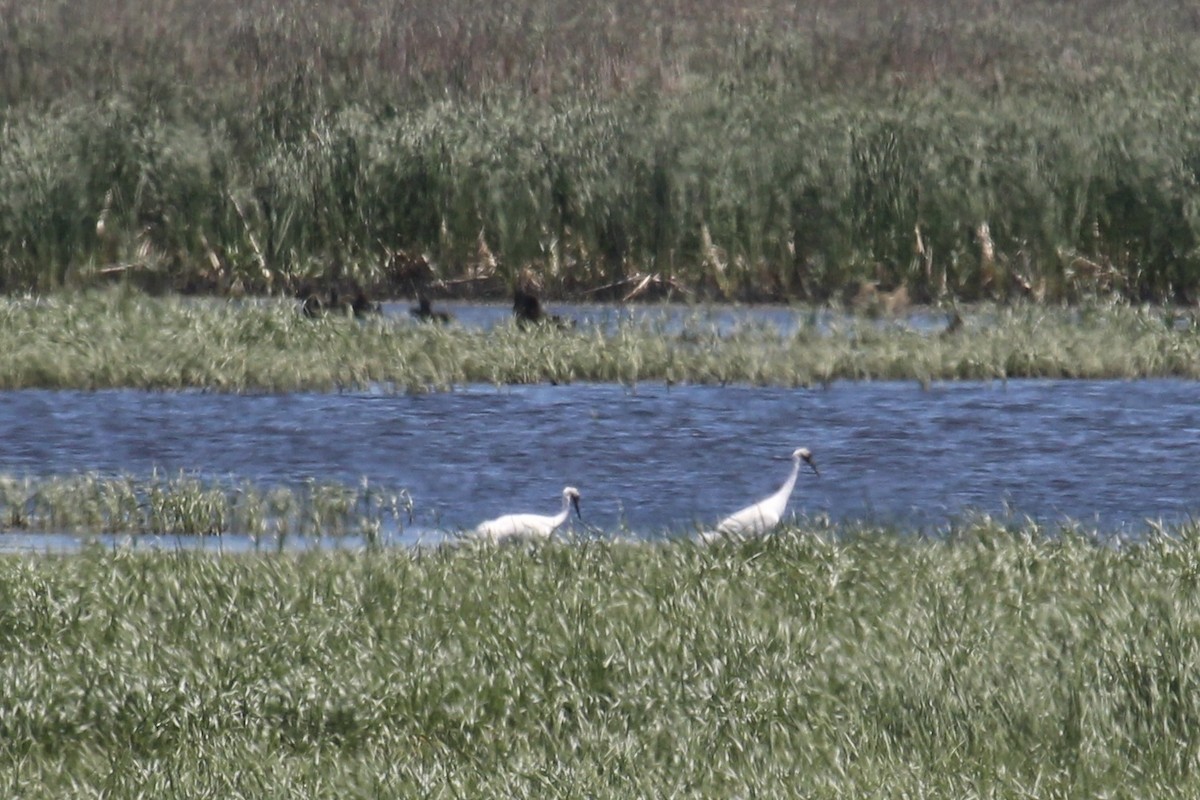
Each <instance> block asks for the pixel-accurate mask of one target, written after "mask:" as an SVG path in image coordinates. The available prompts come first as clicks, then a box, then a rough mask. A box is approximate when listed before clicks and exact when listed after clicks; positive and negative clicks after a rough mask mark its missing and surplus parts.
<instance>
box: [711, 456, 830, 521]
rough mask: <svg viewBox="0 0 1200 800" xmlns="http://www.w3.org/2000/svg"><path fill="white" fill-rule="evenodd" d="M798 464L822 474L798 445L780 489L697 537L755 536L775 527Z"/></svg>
mask: <svg viewBox="0 0 1200 800" xmlns="http://www.w3.org/2000/svg"><path fill="white" fill-rule="evenodd" d="M801 464H808V465H809V466H810V467H812V471H813V472H814V473H816V474H817V475H820V474H821V473H820V472H819V471H818V470H817V465H816V462H814V461H813V457H812V453H810V452H809V451H808V448H806V447H799V448H797V449H796V450H795V451H793V452H792V472H791V474H790V475H788V478H787V480H786V481H784V482H783V485H782V486H780V487H779V491H777V492H775V494H773V495H771V496H770V497H767V498H765V499H763V500H761V501H759V502H757V503H755V504H754V505H752V506H749V507H747V508H743V509H742V510H741V511H739V512H737V513H736V514H730V515H729V516H728V517H726V518H725V519H723V520H721V522H720V524H719V525H717V529H716V530H715V531H708V532H706V533H703V534H701V537H700V538H701V539H703V540H704V541H706V542H711V541H715V540H717V539H722V538H725V537H728V536H734V537H737V536H754V535H757V534H760V533H766V532H767V531H769V530H771V529H772V528H774V527H775V526H776V525H778V524H779V520H780V519H782V518H783V512H784V511H785V510H787V504H788V498H789V497H791V496H792V489H793V487H795V485H796V478H797V477H799V475H800V465H801Z"/></svg>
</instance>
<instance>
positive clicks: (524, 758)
mask: <svg viewBox="0 0 1200 800" xmlns="http://www.w3.org/2000/svg"><path fill="white" fill-rule="evenodd" d="M1198 576H1200V529H1197V528H1196V526H1194V525H1193V526H1187V527H1184V528H1181V529H1177V530H1171V531H1166V532H1163V533H1162V534H1160V535H1154V536H1151V537H1150V538H1149V539H1147V540H1146V541H1145V542H1143V543H1141V544H1136V545H1127V546H1125V547H1122V548H1113V547H1108V546H1102V545H1097V544H1095V543H1093V542H1091V541H1088V540H1087V539H1086V538H1084V537H1082V536H1079V535H1075V534H1071V533H1067V534H1064V535H1049V534H1047V533H1046V532H1044V531H1039V530H1037V529H1035V528H1032V527H1030V528H1027V529H1024V530H1016V531H1013V530H1005V529H1003V528H1001V527H999V526H997V525H994V524H992V523H990V522H988V521H986V520H983V521H979V522H978V523H976V524H974V525H973V526H972V527H970V528H968V529H966V530H963V531H960V532H958V533H957V534H956V535H954V536H951V537H949V538H948V539H946V540H944V541H931V540H925V539H909V538H904V537H900V536H896V535H894V534H890V533H885V532H874V533H871V532H868V533H862V532H859V533H858V534H838V533H836V532H833V531H828V530H824V531H797V530H789V531H785V532H783V533H781V534H780V535H778V536H774V537H772V538H769V539H766V540H762V541H754V542H749V543H743V544H732V543H724V544H721V545H717V546H714V547H710V548H703V547H699V546H696V545H693V544H691V543H689V542H675V543H666V544H661V545H655V546H647V545H634V544H620V543H608V542H589V543H583V544H577V545H561V544H551V545H549V546H545V547H537V548H533V549H525V548H521V547H513V548H499V549H488V548H484V549H471V548H459V549H455V548H447V549H439V550H425V551H379V550H375V551H366V552H362V553H349V552H329V553H320V552H316V553H307V554H303V555H285V556H279V555H269V556H263V555H255V556H245V557H221V558H216V557H211V556H205V555H199V554H194V553H142V552H130V551H123V550H118V551H115V552H114V551H105V550H100V549H95V550H87V551H84V552H82V553H80V554H75V555H66V556H45V557H33V558H30V557H8V558H4V559H2V560H0V791H3V793H4V794H5V795H7V796H16V795H20V796H23V797H59V796H63V795H66V794H69V795H71V796H73V797H100V796H104V797H132V796H155V797H182V796H187V797H195V796H221V797H228V796H259V797H262V796H305V797H367V796H371V797H375V796H380V795H385V796H414V795H420V796H430V797H443V796H445V797H461V796H471V797H534V796H536V797H547V796H552V797H579V796H588V797H631V796H655V797H663V796H705V797H714V796H755V795H765V796H806V797H864V796H893V797H897V796H906V797H947V798H949V797H954V798H959V797H982V796H1004V797H1024V796H1030V797H1033V796H1036V797H1042V798H1051V797H1091V796H1100V795H1104V796H1113V797H1146V796H1155V797H1193V796H1195V795H1196V793H1197V791H1200V781H1198V779H1197V772H1196V767H1197V756H1198V753H1200V750H1198V747H1197V745H1198V744H1200V742H1198V741H1197V737H1198V736H1200V700H1198V698H1200V672H1198V671H1197V666H1198V656H1200V644H1198V642H1200V636H1198V635H1197V634H1200V610H1198V606H1197V599H1198V597H1200V595H1198V584H1197V579H1198Z"/></svg>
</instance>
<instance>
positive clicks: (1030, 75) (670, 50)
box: [0, 0, 1200, 301]
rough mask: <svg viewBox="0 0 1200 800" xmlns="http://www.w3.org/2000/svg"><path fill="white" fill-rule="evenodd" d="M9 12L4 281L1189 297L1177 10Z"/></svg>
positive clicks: (283, 289) (450, 6)
mask: <svg viewBox="0 0 1200 800" xmlns="http://www.w3.org/2000/svg"><path fill="white" fill-rule="evenodd" d="M0 9H2V10H3V12H4V13H3V14H0V19H3V20H4V21H3V22H0V98H3V101H2V102H0V108H3V109H4V110H3V111H2V112H0V145H2V146H0V289H4V290H8V291H13V290H20V289H38V290H47V289H52V288H57V287H62V286H70V287H74V286H79V285H92V284H94V283H96V282H98V281H104V280H110V279H111V278H112V276H114V275H121V276H124V277H125V278H126V279H128V280H131V281H136V282H137V283H139V284H140V285H143V286H155V287H167V288H175V289H181V290H187V291H212V292H221V293H225V292H231V293H232V292H244V291H249V292H253V293H268V294H270V293H274V294H279V293H287V292H290V291H291V290H293V289H294V288H295V287H296V286H297V285H299V284H300V283H302V282H304V281H306V280H310V279H312V278H314V277H318V278H319V277H328V276H330V275H332V274H335V273H336V274H338V275H345V274H350V275H353V276H354V277H355V279H356V280H358V281H360V282H362V283H364V284H367V285H371V286H373V287H379V288H380V289H381V290H387V291H392V292H395V291H399V290H410V289H411V288H412V286H411V278H412V275H410V274H409V273H407V272H406V271H405V269H404V266H405V265H411V264H413V263H414V262H420V263H425V262H426V261H427V262H428V264H429V265H430V272H429V273H428V274H426V273H422V279H423V280H424V279H428V280H433V281H443V282H449V283H452V284H453V285H454V286H457V287H459V288H461V287H463V286H473V285H476V284H474V283H472V282H473V281H476V280H480V281H481V282H480V283H479V284H478V285H479V286H483V287H485V288H486V289H487V290H488V291H497V287H503V286H505V285H510V284H511V283H512V282H514V281H515V280H516V276H517V275H518V274H520V273H522V272H523V271H524V270H527V269H528V270H532V271H533V272H535V273H537V274H538V275H539V276H540V277H541V279H542V280H543V281H544V282H545V284H546V285H547V286H548V287H549V288H551V289H552V290H554V291H580V290H598V289H601V288H602V287H606V286H611V285H613V284H617V285H618V286H622V287H625V288H628V286H629V285H630V284H629V283H628V282H630V281H636V280H637V279H638V278H640V277H642V276H645V275H651V274H653V275H658V276H660V277H662V278H664V279H666V280H670V281H673V282H674V283H675V284H676V285H680V286H684V287H686V288H688V289H689V290H691V291H693V292H695V293H696V294H697V295H699V296H702V297H707V298H725V299H728V298H735V299H744V300H756V299H764V298H772V299H779V298H796V299H804V300H810V301H812V300H815V301H825V300H828V299H829V298H833V297H839V296H840V295H842V294H843V293H844V292H846V291H852V290H853V287H856V286H857V285H859V284H860V283H861V282H864V281H866V282H878V283H880V284H881V285H883V286H884V287H885V288H891V287H896V286H900V285H903V286H905V287H907V289H908V290H909V291H910V292H912V294H913V296H914V297H916V298H918V299H922V300H928V299H932V298H938V297H947V296H950V297H956V298H960V299H978V298H992V297H1001V298H1003V297H1009V296H1013V295H1020V296H1027V297H1032V298H1045V299H1050V300H1072V299H1076V298H1078V297H1080V296H1085V295H1089V294H1092V293H1097V292H1098V293H1116V294H1118V295H1120V296H1124V297H1127V298H1132V299H1135V300H1139V301H1140V300H1147V299H1149V300H1159V299H1169V300H1183V301H1194V300H1196V299H1197V297H1198V295H1197V288H1198V287H1197V284H1198V279H1200V256H1198V255H1197V253H1198V252H1200V248H1198V247H1197V242H1198V241H1200V239H1198V227H1197V226H1198V219H1200V216H1198V215H1197V213H1196V208H1195V201H1194V195H1195V184H1196V180H1197V177H1196V176H1197V167H1196V165H1197V164H1198V163H1200V133H1198V132H1200V124H1198V123H1200V119H1198V118H1197V114H1198V113H1200V112H1198V111H1197V109H1200V104H1198V103H1196V102H1195V100H1196V91H1197V89H1196V84H1195V81H1192V80H1190V79H1189V76H1191V75H1195V74H1196V73H1197V71H1198V70H1200V63H1198V58H1200V56H1198V55H1197V51H1196V48H1195V47H1194V46H1193V43H1194V40H1195V36H1196V33H1197V29H1198V26H1200V21H1198V20H1197V17H1196V15H1195V14H1194V13H1193V12H1192V11H1191V10H1190V9H1189V8H1187V7H1186V4H1158V5H1156V6H1154V7H1153V8H1147V7H1146V6H1145V5H1144V4H1142V3H1136V2H1133V1H1132V0H1089V2H1081V3H1073V4H1071V5H1070V7H1069V8H1066V7H1063V5H1062V4H1061V3H1052V2H1044V1H1043V0H1012V1H1011V2H1006V3H992V2H984V1H983V0H975V1H974V2H968V3H958V4H953V7H950V6H947V5H946V4H944V3H938V2H934V0H910V1H909V2H905V3H894V4H878V3H870V2H865V0H864V2H859V3H851V4H840V3H831V2H827V0H805V1H804V2H800V3H791V2H782V0H754V2H751V3H739V4H737V5H736V6H729V7H727V6H725V5H722V4H720V3H714V2H711V0H710V1H709V2H704V1H703V0H690V2H687V3H672V4H664V3H658V2H653V0H634V2H630V3H620V4H614V3H611V2H593V1H591V0H589V1H588V2H583V3H577V2H566V0H520V1H519V2H518V3H516V4H513V5H506V6H504V7H503V8H499V7H498V8H496V9H486V10H484V9H479V8H477V7H476V6H475V5H469V4H466V3H463V2H461V0H459V1H457V2H451V3H441V2H439V3H432V2H422V3H407V2H405V3H400V2H395V1H393V2H384V3H375V4H369V6H368V5H363V4H352V5H351V6H343V5H337V6H334V5H329V4H316V3H312V2H309V1H308V0H287V2H284V3H267V2H265V0H256V1H255V2H250V3H246V4H234V3H229V2H216V3H214V2H208V0H134V1H133V2H129V3H124V4H121V5H120V6H119V7H116V8H114V7H113V6H111V4H105V5H103V6H101V5H100V4H99V3H98V2H97V0H85V1H84V2H83V3H81V4H76V5H73V6H71V8H70V10H67V9H66V7H65V6H63V5H62V4H61V3H59V2H56V1H55V0H37V1H36V2H32V3H16V2H13V1H12V0H8V2H4V3H0ZM96 53H104V54H106V55H105V57H103V58H94V57H93V56H94V54H96ZM422 260H424V261H422ZM484 279H486V280H484ZM463 281H465V282H467V283H462V282H463ZM455 282H457V283H455Z"/></svg>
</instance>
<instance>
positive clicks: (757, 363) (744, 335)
mask: <svg viewBox="0 0 1200 800" xmlns="http://www.w3.org/2000/svg"><path fill="white" fill-rule="evenodd" d="M797 315H798V316H799V323H800V324H799V326H798V328H797V330H796V332H795V333H792V334H788V335H781V334H779V333H778V332H777V331H775V330H774V329H770V328H765V329H764V328H761V327H753V326H747V327H745V328H743V329H740V330H736V331H733V332H731V333H721V332H718V331H717V330H716V329H715V328H714V326H713V325H712V324H711V323H704V322H701V321H699V317H698V318H697V321H695V322H694V323H691V324H687V325H685V326H684V329H683V330H682V331H678V332H667V331H664V330H661V329H658V328H656V327H655V326H653V325H649V324H638V323H626V324H624V325H622V326H620V327H619V328H617V329H616V330H613V331H601V330H597V329H588V328H586V327H585V328H580V329H576V330H568V331H560V330H556V329H554V328H552V327H545V328H539V329H536V330H531V331H523V330H520V329H519V328H518V327H517V326H515V325H512V324H510V323H506V324H504V325H501V326H499V327H498V328H496V329H495V330H493V331H489V332H483V331H475V330H468V329H464V328H460V327H457V326H453V325H451V326H440V325H422V324H415V323H413V322H411V321H410V320H409V319H407V318H404V319H392V318H386V317H371V318H368V319H365V320H357V319H354V318H351V317H348V316H340V315H329V316H326V317H323V318H320V319H308V318H306V317H304V316H302V315H301V314H300V313H298V311H297V309H296V306H295V304H292V303H287V302H279V301H268V302H261V303H260V302H254V303H229V302H225V301H218V302H209V301H198V300H187V299H179V298H167V299H155V298H150V297H146V296H144V295H139V294H136V293H128V292H105V293H88V294H83V295H77V296H73V297H70V298H68V297H65V296H57V297H51V298H45V299H39V300H6V301H0V389H19V388H30V387H41V388H88V389H102V388H115V387H131V388H141V389H185V388H203V389H215V390H220V391H291V390H317V391H326V390H333V389H340V388H366V387H382V388H383V389H385V390H394V391H409V392H422V391H430V390H442V389H450V388H453V387H455V386H463V385H465V384H469V383H492V384H514V383H537V382H558V383H566V382H570V381H608V382H621V383H625V384H635V383H637V382H638V381H666V382H670V383H683V382H687V383H709V384H724V383H752V384H762V385H783V386H800V385H818V384H823V383H827V382H830V381H835V380H841V379H846V380H865V379H913V380H919V381H925V382H928V381H934V380H953V379H1004V378H1017V377H1078V378H1136V377H1148V376H1179V377H1188V378H1195V377H1200V324H1198V323H1197V320H1196V318H1195V316H1194V315H1192V314H1190V313H1178V312H1169V311H1167V312H1164V311H1162V310H1159V309H1145V308H1133V307H1129V306H1126V305H1123V304H1119V303H1116V304H1092V305H1088V306H1086V307H1082V308H1078V309H1070V310H1066V309H1062V308H1050V307H1047V306H1036V305H1018V306H1010V307H998V308H986V309H979V310H977V311H976V312H974V313H967V314H966V316H965V322H964V324H963V326H962V327H961V329H959V330H957V331H955V332H953V333H945V332H940V331H934V332H921V331H916V330H911V329H907V328H904V327H902V326H899V325H890V324H888V323H886V322H885V321H880V320H873V319H869V318H866V317H856V316H849V317H846V318H845V320H844V321H842V322H836V323H834V327H833V329H832V330H826V329H824V328H822V327H820V326H818V324H817V323H816V322H815V321H814V318H813V316H812V315H811V314H806V313H805V312H804V311H803V310H798V311H797Z"/></svg>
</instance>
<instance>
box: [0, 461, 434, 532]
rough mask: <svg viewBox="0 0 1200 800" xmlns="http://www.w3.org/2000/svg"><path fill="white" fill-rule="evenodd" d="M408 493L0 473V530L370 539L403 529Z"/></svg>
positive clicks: (330, 486) (334, 486)
mask: <svg viewBox="0 0 1200 800" xmlns="http://www.w3.org/2000/svg"><path fill="white" fill-rule="evenodd" d="M411 512H412V498H411V497H409V496H408V494H407V492H405V491H403V490H398V491H387V490H384V489H380V488H377V487H374V486H370V485H369V484H364V485H363V486H360V487H349V486H345V485H342V484H336V483H327V484H319V483H316V482H313V483H309V484H307V485H305V486H303V487H302V488H298V489H289V488H285V487H270V488H265V487H260V486H256V485H254V484H253V483H249V482H247V481H235V480H226V481H221V480H211V479H209V480H205V479H202V478H200V477H199V476H194V475H179V476H177V477H164V476H161V475H153V476H151V477H150V478H149V479H137V478H134V477H132V476H123V477H118V478H106V477H103V476H100V475H96V474H85V475H72V476H67V477H61V476H60V477H48V478H29V477H25V478H16V477H13V476H8V475H0V530H31V531H35V532H45V531H53V532H56V533H128V534H174V535H200V536H205V535H220V534H224V533H236V534H240V535H244V536H248V537H250V538H251V539H253V540H256V541H261V540H269V541H270V542H272V543H275V544H278V545H282V544H283V543H284V541H285V540H286V538H287V537H288V536H302V537H316V536H335V537H337V536H345V535H347V534H353V535H358V536H362V537H364V539H365V540H366V541H368V542H371V541H374V540H375V539H376V538H377V537H378V535H379V533H380V532H381V530H382V529H383V528H384V527H385V526H386V527H388V528H403V526H404V524H405V523H406V522H407V521H408V518H409V515H410V514H411Z"/></svg>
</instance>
